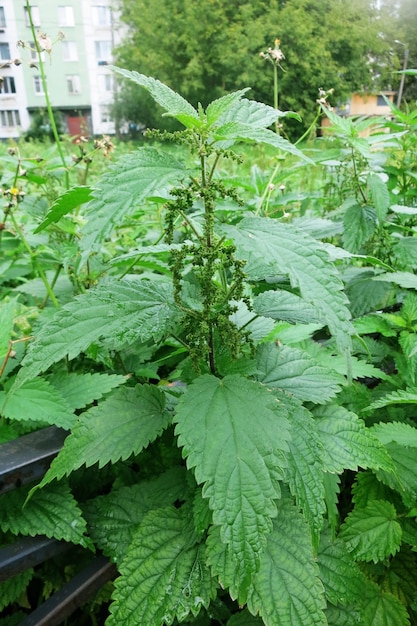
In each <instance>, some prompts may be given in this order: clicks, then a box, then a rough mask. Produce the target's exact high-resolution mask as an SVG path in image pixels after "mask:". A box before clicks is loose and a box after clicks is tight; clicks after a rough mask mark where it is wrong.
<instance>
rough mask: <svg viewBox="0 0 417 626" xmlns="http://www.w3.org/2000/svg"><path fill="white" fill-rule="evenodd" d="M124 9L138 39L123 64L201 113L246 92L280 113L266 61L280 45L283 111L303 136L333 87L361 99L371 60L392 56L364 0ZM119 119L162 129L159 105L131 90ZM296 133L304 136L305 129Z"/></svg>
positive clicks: (129, 3) (133, 3)
mask: <svg viewBox="0 0 417 626" xmlns="http://www.w3.org/2000/svg"><path fill="white" fill-rule="evenodd" d="M121 9H122V19H123V21H124V22H126V24H128V25H129V27H130V35H129V36H128V38H127V39H126V40H125V41H124V43H123V44H122V45H121V46H120V47H119V49H118V50H117V53H116V58H117V61H116V62H117V64H118V65H120V66H122V67H124V68H127V69H131V70H137V71H139V72H142V73H145V74H150V75H152V76H155V77H156V78H158V79H159V80H161V81H163V82H165V83H167V84H168V85H170V86H171V87H173V88H174V89H176V90H177V91H179V92H180V93H181V94H183V95H184V97H186V98H187V99H188V100H189V101H190V102H192V103H193V104H194V105H197V103H198V102H201V103H202V104H203V106H205V105H206V104H207V103H208V102H209V101H211V100H213V99H214V98H217V97H219V96H221V95H223V94H224V93H226V92H229V91H233V90H234V89H239V88H242V87H247V86H249V87H252V90H253V91H252V96H253V97H254V98H255V99H257V100H261V101H263V102H265V103H267V104H273V89H272V82H273V79H272V71H270V69H271V68H270V66H269V65H268V64H267V63H266V62H265V61H264V60H263V59H262V58H261V57H260V56H259V55H260V52H261V51H263V50H266V49H267V48H268V47H270V46H271V45H273V42H274V40H275V39H276V38H277V37H279V38H280V39H281V46H282V50H283V52H284V54H285V57H286V58H285V61H284V62H283V64H282V67H283V70H284V71H280V73H279V74H280V76H279V90H280V101H279V105H280V108H282V109H284V110H294V111H296V112H298V113H299V114H301V116H302V118H303V124H304V126H308V124H309V123H310V121H311V119H312V117H313V115H314V111H315V109H316V106H317V105H316V99H317V97H318V89H319V88H325V89H328V88H330V87H333V88H334V89H335V97H336V99H337V100H338V101H340V102H342V101H344V100H345V99H346V98H347V96H348V95H349V94H350V93H351V92H352V91H353V90H362V89H368V88H370V87H373V86H374V83H373V78H374V73H373V71H372V64H371V63H370V62H364V59H365V60H366V59H370V58H371V57H370V55H371V53H372V54H373V56H374V57H375V55H380V54H382V53H383V51H384V50H387V49H388V48H389V43H388V42H387V41H384V40H383V39H382V38H381V37H379V36H378V33H379V32H380V30H381V23H380V21H378V19H377V17H378V10H377V8H376V7H372V6H370V5H369V3H368V2H367V1H366V0H351V2H349V3H346V2H343V1H342V0H322V1H321V2H316V1H315V0H287V1H283V0H270V1H269V2H265V1H264V0H261V1H258V2H256V3H253V2H246V1H242V0H234V1H233V2H230V1H227V2H226V1H225V0H211V1H210V2H206V3H196V2H193V0H155V1H154V2H152V3H149V2H145V0H121ZM119 113H120V115H121V116H122V117H124V118H125V119H130V120H133V121H135V122H139V121H140V122H143V123H145V124H146V125H154V124H155V122H156V120H158V122H157V123H159V125H160V118H159V119H158V112H157V111H156V110H155V105H154V103H151V100H150V99H149V97H148V96H146V95H144V94H143V93H142V91H141V90H139V89H138V88H137V87H136V86H135V85H133V86H132V85H128V84H124V85H123V91H122V96H121V98H120V104H119ZM291 123H292V124H293V126H294V125H297V126H296V127H295V126H294V129H295V128H297V130H296V133H297V134H300V133H301V131H302V128H301V127H300V125H299V123H298V122H296V121H294V120H293V121H290V122H289V124H291ZM289 128H290V130H291V127H289Z"/></svg>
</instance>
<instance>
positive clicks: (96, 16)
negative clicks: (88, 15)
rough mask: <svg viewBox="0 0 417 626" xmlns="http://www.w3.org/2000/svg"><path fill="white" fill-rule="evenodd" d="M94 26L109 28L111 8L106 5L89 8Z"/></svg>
mask: <svg viewBox="0 0 417 626" xmlns="http://www.w3.org/2000/svg"><path fill="white" fill-rule="evenodd" d="M91 11H92V15H93V24H94V26H111V23H112V17H111V8H110V7H109V6H108V5H106V4H95V5H93V6H92V7H91Z"/></svg>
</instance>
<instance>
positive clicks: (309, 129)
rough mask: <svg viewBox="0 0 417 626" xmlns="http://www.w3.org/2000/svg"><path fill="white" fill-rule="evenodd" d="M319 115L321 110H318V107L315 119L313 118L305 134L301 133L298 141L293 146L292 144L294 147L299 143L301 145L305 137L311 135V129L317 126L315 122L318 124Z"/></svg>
mask: <svg viewBox="0 0 417 626" xmlns="http://www.w3.org/2000/svg"><path fill="white" fill-rule="evenodd" d="M320 115H321V109H320V107H319V108H318V110H317V113H316V117H315V118H314V120H313V121H312V122H311V124H310V126H309V127H308V128H307V130H306V132H305V133H303V134H302V135H301V137H300V138H299V139H297V141H296V142H295V144H294V145H295V146H297V145H298V144H299V143H301V142H302V141H304V139H305V138H306V137H308V136H309V134H310V133H311V131H312V130H313V128H315V127H316V124H317V122H318V121H319V119H320Z"/></svg>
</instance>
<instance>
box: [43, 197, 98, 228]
mask: <svg viewBox="0 0 417 626" xmlns="http://www.w3.org/2000/svg"><path fill="white" fill-rule="evenodd" d="M92 192H93V188H92V187H87V186H80V187H72V189H68V191H66V192H65V193H63V194H62V195H61V196H59V198H57V199H56V200H55V202H54V203H53V204H52V205H51V207H50V209H49V211H48V213H47V214H46V217H45V219H44V220H42V222H41V223H40V224H39V226H38V227H37V228H36V230H35V231H34V232H35V233H39V232H41V231H42V230H44V229H45V228H46V227H47V226H49V224H55V223H56V222H59V220H60V219H61V217H63V216H64V215H66V214H67V213H69V212H70V211H73V210H74V209H76V208H77V207H79V206H80V205H81V204H84V203H85V202H88V201H89V200H91V198H92Z"/></svg>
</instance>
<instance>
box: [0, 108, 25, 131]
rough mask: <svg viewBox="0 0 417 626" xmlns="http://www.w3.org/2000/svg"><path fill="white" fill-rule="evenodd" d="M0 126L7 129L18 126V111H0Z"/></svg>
mask: <svg viewBox="0 0 417 626" xmlns="http://www.w3.org/2000/svg"><path fill="white" fill-rule="evenodd" d="M0 125H1V126H3V127H7V128H11V127H13V126H20V115H19V111H0Z"/></svg>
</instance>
